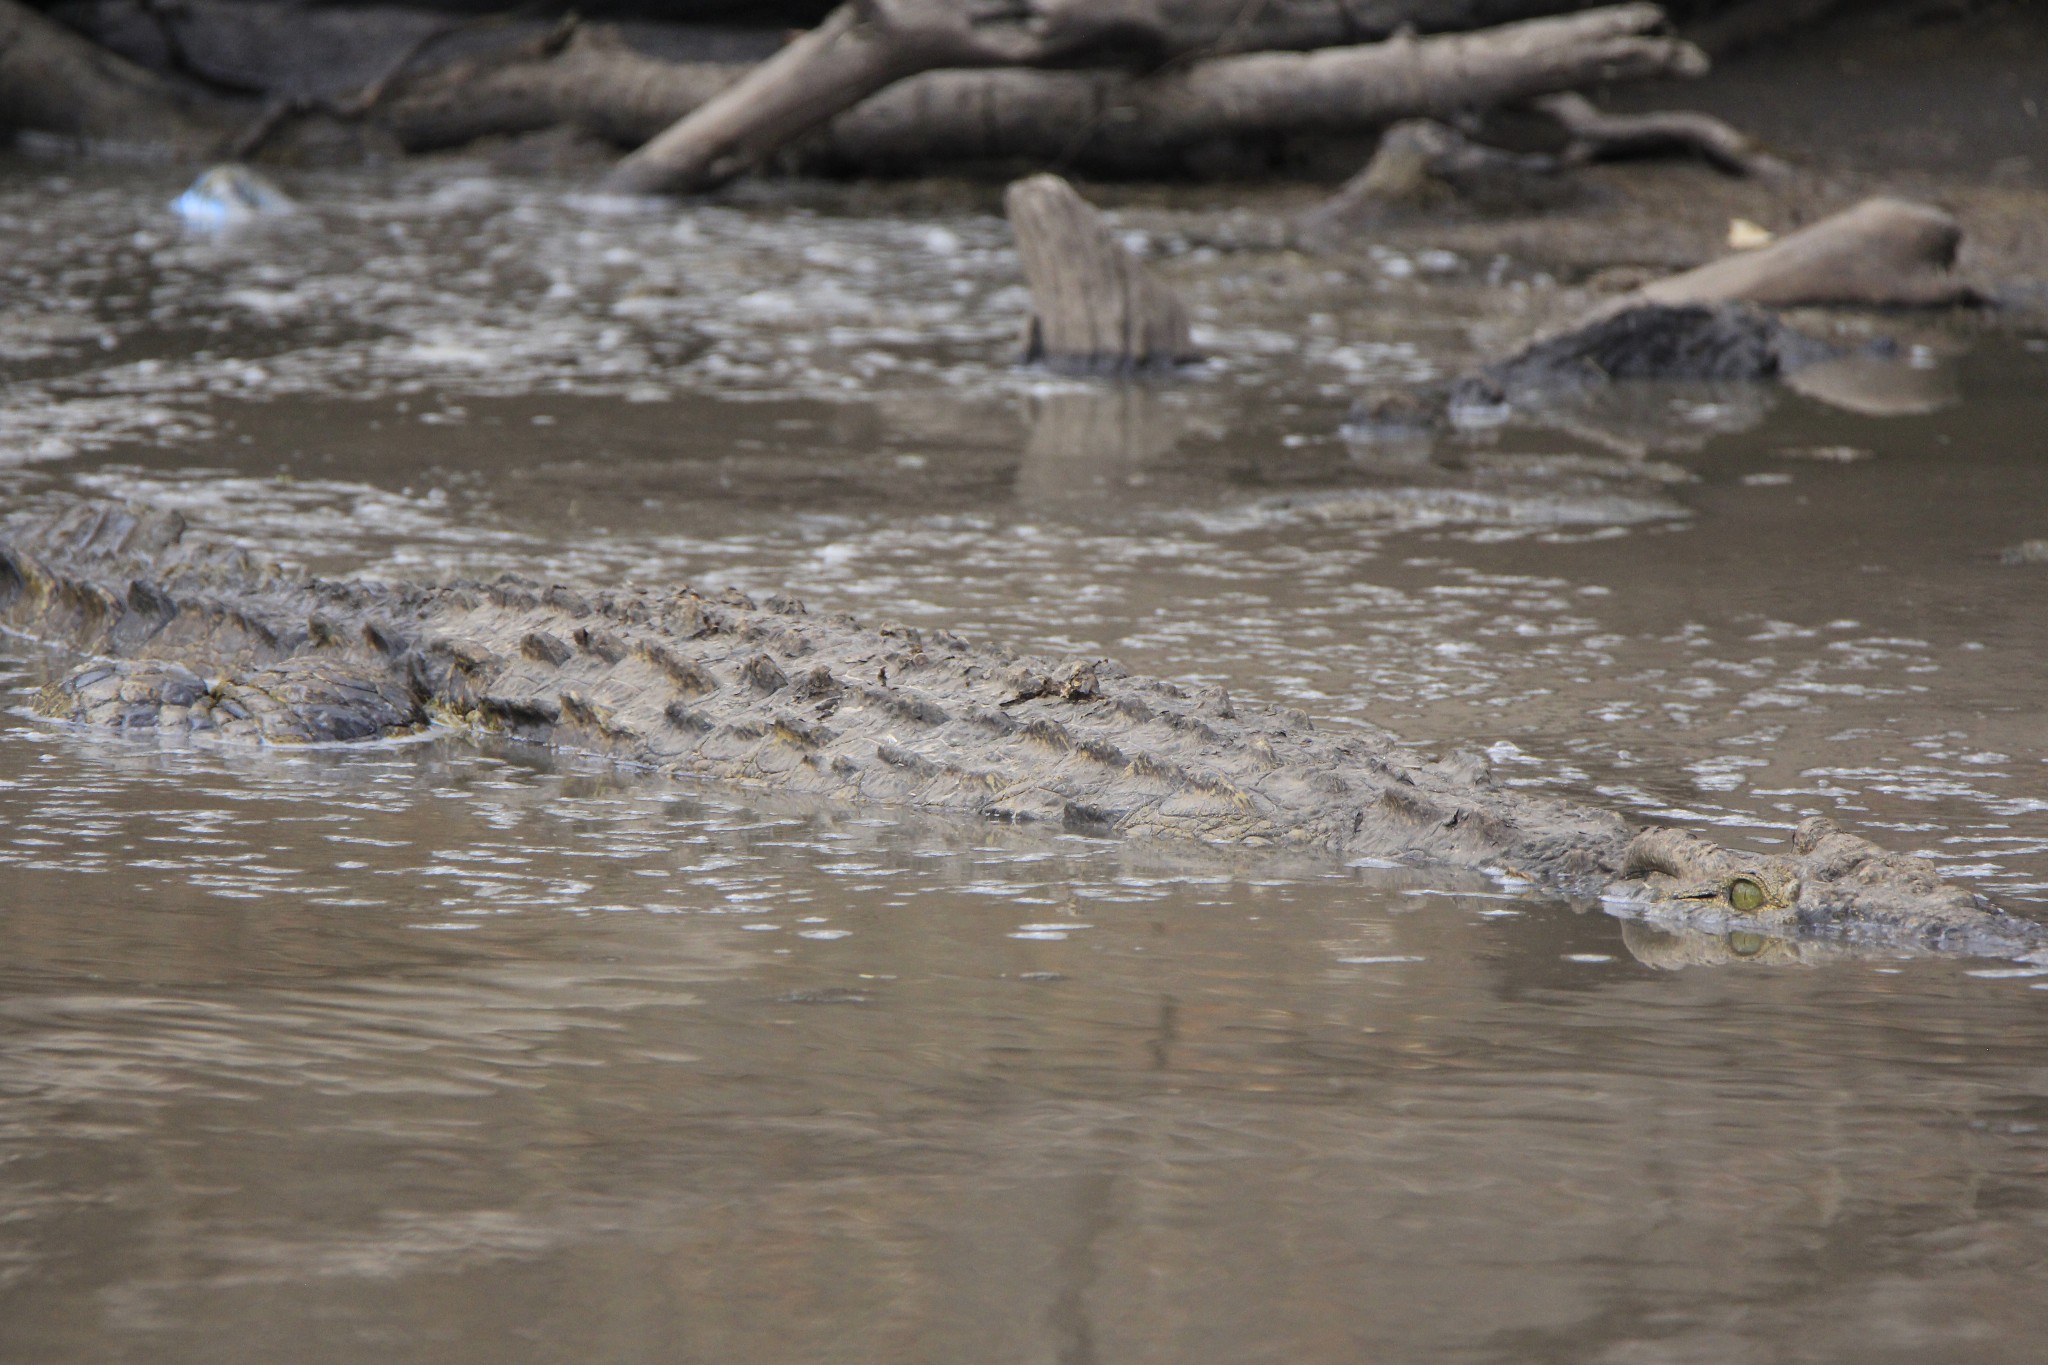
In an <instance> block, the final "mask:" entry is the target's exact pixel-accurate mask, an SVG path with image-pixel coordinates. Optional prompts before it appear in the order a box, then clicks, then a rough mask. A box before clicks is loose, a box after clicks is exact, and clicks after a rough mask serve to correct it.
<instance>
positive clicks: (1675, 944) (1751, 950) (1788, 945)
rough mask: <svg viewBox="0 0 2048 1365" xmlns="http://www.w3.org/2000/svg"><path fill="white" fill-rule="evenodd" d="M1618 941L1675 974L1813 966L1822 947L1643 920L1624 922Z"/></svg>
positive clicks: (1640, 958) (1645, 960) (1637, 955)
mask: <svg viewBox="0 0 2048 1365" xmlns="http://www.w3.org/2000/svg"><path fill="white" fill-rule="evenodd" d="M1621 941H1622V943H1623V944H1624V945H1625V946H1626V947H1627V948H1628V951H1629V954H1630V955H1631V956H1632V957H1634V958H1635V960H1636V961H1638V962H1640V963H1642V964H1643V965H1644V966H1645V967H1655V968H1657V969H1658V970H1659V971H1666V972H1676V971H1682V970H1684V969H1685V968H1687V967H1726V966H1730V965H1736V966H1749V967H1802V966H1812V965H1814V955H1815V953H1816V952H1819V951H1824V949H1823V948H1822V946H1821V945H1817V944H1813V943H1800V942H1798V941H1796V940H1794V939H1789V938H1777V937H1775V936H1773V935H1769V934H1759V933H1756V932H1754V931H1753V930H1748V929H1732V930H1728V931H1727V932H1722V933H1716V932H1709V931H1707V930H1703V929H1686V928H1682V927H1679V926H1676V925H1669V924H1650V923H1648V922H1646V921H1643V920H1635V919H1630V920H1623V921H1622V923H1621Z"/></svg>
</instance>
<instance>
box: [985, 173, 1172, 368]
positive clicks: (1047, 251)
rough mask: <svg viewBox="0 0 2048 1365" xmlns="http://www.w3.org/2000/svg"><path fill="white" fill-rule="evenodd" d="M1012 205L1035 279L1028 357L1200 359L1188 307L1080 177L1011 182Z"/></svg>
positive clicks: (1163, 362) (1130, 361)
mask: <svg viewBox="0 0 2048 1365" xmlns="http://www.w3.org/2000/svg"><path fill="white" fill-rule="evenodd" d="M1003 204H1004V207H1005V208H1006V209H1007V210H1008V211H1009V215H1010V226H1011V227H1012V228H1013V229H1014V230H1015V231H1016V234H1017V255H1018V256H1019V258H1021V260H1022V261H1023V265H1024V278H1025V280H1026V282H1027V283H1029V284H1030V286H1031V303H1032V314H1031V317H1030V319H1029V321H1028V322H1026V324H1025V330H1024V355H1023V358H1024V360H1025V361H1026V362H1027V363H1028V362H1032V361H1042V362H1044V363H1045V364H1047V365H1051V366H1053V367H1055V368H1058V369H1069V370H1091V371H1105V370H1106V371H1112V372H1115V371H1129V370H1137V369H1157V368H1165V367H1169V366H1172V365H1175V364H1179V363H1181V362H1183V361H1189V360H1194V359H1197V358H1198V356H1197V352H1196V351H1195V347H1194V342H1193V341H1192V340H1191V339H1190V338H1189V335H1188V314H1187V309H1185V308H1184V307H1182V306H1181V302H1180V300H1179V299H1178V298H1176V297H1175V296H1174V294H1173V291H1172V290H1170V289H1168V288H1167V287H1166V286H1165V285H1163V284H1161V283H1160V282H1159V281H1158V280H1157V279H1155V278H1154V277H1153V275H1152V273H1151V272H1150V271H1148V270H1146V269H1145V267H1144V266H1143V265H1142V264H1141V263H1140V262H1139V260H1138V258H1137V257H1136V256H1134V255H1132V254H1131V252H1130V250H1129V249H1128V248H1126V247H1125V246H1124V244H1123V243H1122V242H1120V241H1118V240H1117V239H1116V237H1115V236H1114V235H1113V234H1112V233H1111V232H1110V230H1109V227H1108V225H1107V224H1105V223H1104V222H1103V221H1102V215H1101V214H1100V213H1098V212H1096V210H1095V208H1094V206H1093V205H1091V204H1089V203H1088V201H1087V200H1085V199H1083V198H1082V197H1081V196H1080V195H1078V194H1076V193H1075V192H1074V187H1073V186H1072V185H1069V184H1068V183H1067V182H1066V181H1064V180H1062V179H1060V178H1059V177H1058V176H1056V175H1034V176H1032V177H1030V178H1029V179H1026V180H1019V181H1017V182H1016V183H1015V184H1013V185H1011V186H1010V188H1009V189H1008V190H1007V191H1006V192H1005V193H1004V195H1003Z"/></svg>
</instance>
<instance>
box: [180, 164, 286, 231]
mask: <svg viewBox="0 0 2048 1365" xmlns="http://www.w3.org/2000/svg"><path fill="white" fill-rule="evenodd" d="M293 207H294V206H293V204H292V200H291V196H290V195H288V194H286V193H285V192H284V191H283V190H281V189H279V188H278V187H277V186H276V185H273V184H271V183H270V181H268V180H266V179H265V178H264V177H262V176H260V175H258V174H257V173H256V172H254V171H252V170H250V169H249V168H248V167H247V166H237V165H225V166H215V167H212V168H211V169H210V170H208V171H207V172H206V173H205V174H204V175H201V176H200V177H199V178H198V179H197V180H195V181H193V182H192V186H191V188H190V189H187V190H186V191H185V192H184V193H183V194H181V195H179V196H178V197H177V198H176V199H173V200H172V201H171V212H173V213H175V214H177V215H178V216H179V217H180V218H183V219H184V220H185V221H186V222H188V223H190V224H192V225H193V226H194V227H209V228H217V227H227V226H229V225H231V224H234V223H245V222H247V221H249V220H250V219H251V218H262V217H269V216H271V215H274V214H280V213H290V212H291V211H292V208H293Z"/></svg>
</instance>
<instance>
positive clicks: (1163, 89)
mask: <svg viewBox="0 0 2048 1365" xmlns="http://www.w3.org/2000/svg"><path fill="white" fill-rule="evenodd" d="M1654 14H1655V11H1654V10H1653V9H1651V7H1649V6H1641V5H1638V6H1623V7H1620V8H1618V9H1608V10H1602V11H1597V12H1595V13H1592V14H1587V15H1582V16H1577V17H1574V18H1569V19H1556V20H1546V21H1534V22H1532V23H1529V24H1525V25H1517V26H1510V27H1507V28H1502V29H1493V30H1486V31H1483V32H1480V33H1475V34H1470V35H1464V36H1443V37H1435V38H1422V39H1412V40H1410V39H1403V40H1397V41H1395V42H1392V43H1382V44H1368V45H1362V46H1358V47H1349V48H1332V49H1328V50H1326V51H1323V52H1319V53H1311V54H1281V55H1277V56H1276V55H1273V54H1265V55H1261V56H1257V57H1243V58H1227V59H1217V60H1215V61H1209V62H1201V63H1196V64H1193V65H1191V66H1188V67H1186V68H1181V69H1175V70H1172V71H1168V72H1163V73H1160V74H1157V75H1154V76H1150V77H1139V76H1133V75H1130V74H1128V73H1120V72H1079V71H1069V72H1055V71H1033V70H998V71H949V72H929V73H926V74H924V75H921V76H917V77H913V78H912V79H910V80H907V81H903V82H901V83H899V84H898V85H897V86H895V87H894V88H892V89H890V90H887V91H884V92H883V93H882V94H880V95H878V96H876V97H875V98H873V99H871V100H869V101H867V102H866V103H865V104H863V105H861V106H860V107H858V108H856V109H854V110H851V111H849V112H848V113H845V114H842V115H840V116H839V118H837V119H836V120H834V121H833V123H832V124H831V125H830V126H829V127H828V128H827V129H825V130H824V131H823V132H822V133H819V134H817V135H814V136H813V137H811V138H809V139H807V140H805V141H804V142H802V143H800V144H798V145H797V146H796V147H794V148H792V149H790V151H789V152H788V153H787V154H786V157H785V159H786V160H788V161H790V162H792V163H794V164H796V165H799V166H803V167H806V168H810V169H825V170H852V171H864V172H869V171H902V170H915V169H922V168H927V167H931V166H938V165H945V164H947V163H949V162H960V161H984V162H998V163H1003V162H1018V161H1023V162H1037V163H1039V164H1047V163H1069V164H1074V165H1078V166H1086V167H1091V168H1100V169H1110V170H1123V171H1131V170H1136V171H1153V172H1156V171H1158V170H1161V169H1170V168H1171V167H1172V164H1173V161H1174V158H1176V157H1177V156H1179V155H1181V154H1182V153H1184V152H1186V151H1187V150H1189V149H1190V148H1197V147H1200V146H1202V145H1204V144H1205V143H1208V142H1211V141H1213V140H1215V139H1218V138H1237V137H1242V136H1245V135H1248V134H1258V135H1261V136H1265V137H1279V136H1282V135H1285V134H1288V133H1292V132H1297V131H1303V130H1307V129H1322V130H1328V131H1336V132H1355V131H1364V130H1370V129H1373V128H1376V127H1379V126H1382V125H1383V124H1386V123H1389V122H1393V121H1395V120H1397V119H1399V118H1402V117H1406V116H1408V115H1410V114H1414V113H1424V112H1437V113H1447V112H1449V111H1452V110H1458V109H1465V108H1472V107H1479V106H1483V105H1486V104H1488V103H1492V102H1494V101H1495V100H1498V99H1502V98H1515V97H1519V96H1520V95H1522V94H1526V93H1530V92H1538V93H1540V92H1545V91H1554V90H1559V89H1564V88H1568V87H1570V86H1573V85H1578V84H1582V83H1584V82H1586V81H1588V80H1592V79H1603V78H1604V79H1619V78H1622V77H1626V76H1648V75H1662V74H1672V73H1690V72H1694V71H1697V70H1698V69H1699V59H1698V55H1697V53H1695V52H1694V51H1693V50H1692V49H1691V48H1689V47H1688V46H1686V45H1685V44H1683V43H1680V42H1677V41H1675V40H1673V39H1670V38H1668V37H1664V36H1661V35H1659V34H1658V33H1656V32H1655V31H1654V30H1655V23H1656V20H1655V17H1654ZM1217 68H1220V69H1217ZM1303 75H1305V76H1307V77H1309V78H1312V79H1314V80H1316V81H1318V82H1320V84H1319V85H1317V86H1315V87H1313V90H1311V91H1309V92H1307V93H1306V95H1305V92H1304V90H1303V89H1301V88H1297V82H1298V81H1299V80H1300V79H1301V78H1302V76H1303ZM741 78H742V72H741V71H740V70H738V69H735V68H733V67H731V66H727V65H721V64H716V63H672V62H664V61H658V60H655V59H654V58H651V57H648V56H646V55H644V54H643V53H642V52H640V51H638V50H637V49H635V48H634V47H633V46H631V45H629V44H628V43H627V42H625V41H623V40H622V39H621V38H620V37H619V36H618V35H617V34H616V33H614V32H613V31H612V30H610V29H608V28H606V27H604V26H600V25H586V26H584V27H582V28H580V29H579V30H577V31H576V33H575V34H574V36H573V37H572V38H571V39H570V40H569V42H568V43H567V44H566V45H564V46H562V47H561V48H560V49H559V50H558V51H553V52H549V53H546V54H540V53H531V54H527V55H524V56H518V57H514V58H506V57H504V56H502V55H499V56H487V57H478V58H476V59H473V60H467V61H464V62H461V63H457V64H455V65H452V66H447V67H443V68H440V69H438V70H429V71H426V72H424V73H422V74H419V75H417V76H415V77H413V78H412V79H410V80H409V81H407V82H405V83H403V84H401V85H400V86H399V87H398V88H397V89H396V91H395V92H394V93H393V94H392V95H391V96H390V97H389V98H387V99H386V100H385V101H384V102H383V103H382V104H381V105H380V106H379V107H378V109H377V111H376V117H377V118H378V119H379V120H380V121H381V122H382V123H383V124H384V125H385V126H386V127H388V128H389V129H390V131H391V132H392V133H393V134H395V136H396V138H397V140H398V141H399V143H400V144H401V145H403V146H405V147H406V148H408V149H410V150H415V151H419V150H427V149H432V148H437V147H447V146H454V145H458V144H460V143H462V142H466V141H469V140H471V139H473V138H477V137H481V136H485V135H487V134H493V133H507V132H525V131H530V130H533V129H538V128H545V127H551V126H555V125H558V124H569V125H574V126H577V127H580V128H583V129H585V130H587V131H590V132H593V133H596V134H598V135H600V136H603V137H606V138H609V139H611V140H613V141H615V142H618V143H620V144H622V145H632V144H635V143H638V142H640V141H643V140H644V139H646V138H648V137H650V136H652V135H654V134H655V133H656V132H657V131H659V130H660V129H661V128H664V127H666V126H668V125H669V124H671V123H672V122H674V121H675V120H676V119H678V118H680V117H682V116H683V115H684V114H686V113H688V112H689V111H690V110H692V109H695V108H697V107H699V106H700V105H702V104H703V103H704V102H705V101H706V100H708V99H710V98H712V97H713V96H715V95H717V94H718V93H719V92H720V91H721V90H725V89H727V88H728V87H730V86H732V85H733V83H734V82H735V81H737V80H739V79H741ZM1317 91H1320V92H1323V93H1321V94H1317V93H1315V92H1317ZM1271 96H1278V97H1279V98H1278V100H1277V101H1276V100H1275V99H1273V98H1269V97H1271Z"/></svg>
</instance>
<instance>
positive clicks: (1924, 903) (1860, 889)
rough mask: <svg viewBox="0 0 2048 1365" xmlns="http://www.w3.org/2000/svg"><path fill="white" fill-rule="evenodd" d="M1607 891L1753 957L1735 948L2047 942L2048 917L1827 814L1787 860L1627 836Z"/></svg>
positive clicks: (1704, 843)
mask: <svg viewBox="0 0 2048 1365" xmlns="http://www.w3.org/2000/svg"><path fill="white" fill-rule="evenodd" d="M1610 896H1611V898H1612V899H1615V900H1618V901H1622V902H1625V903H1627V904H1628V905H1629V906H1630V908H1631V909H1632V910H1634V911H1635V913H1638V914H1640V915H1641V916H1643V917H1644V918H1646V919H1648V920H1650V921H1652V922H1658V923H1666V924H1671V925H1677V926H1684V927H1687V928H1692V929H1700V930H1705V931H1709V932H1712V933H1714V934H1717V935H1725V936H1726V938H1727V941H1728V943H1729V944H1730V956H1731V957H1742V956H1744V955H1745V954H1744V953H1742V952H1741V951H1738V950H1737V946H1738V945H1739V947H1740V948H1748V947H1750V946H1751V945H1752V944H1760V943H1764V942H1766V941H1777V940H1782V939H1787V938H1790V937H1795V936H1799V937H1803V936H1825V937H1829V938H1835V939H1846V940H1852V941H1860V942H1865V943H1869V944H1872V945H1878V944H1882V945H1886V946H1890V947H1895V948H1916V947H1938V948H1948V949H1959V950H1961V951H1965V952H1981V953H1986V954H2006V955H2010V954H2017V953H2024V952H2029V951H2040V950H2042V949H2044V948H2048V926H2043V925H2040V924H2036V923H2033V922H2032V921H2029V920H2023V919H2017V918H2015V917H2013V916H2011V915H2008V914H2006V913H2005V912H2004V911H2002V910H2000V909H1998V908H1997V907H1996V906H1994V905H1992V904H1991V903H1990V902H1989V901H1987V900H1985V899H1984V898H1983V897H1981V896H1978V895H1976V894H1974V893H1972V892H1970V891H1968V890H1965V889H1964V888H1962V887H1960V886H1953V885H1950V884H1949V883H1947V882H1944V881H1942V880H1941V875H1940V873H1939V872H1938V871H1936V869H1935V867H1934V865H1933V864H1932V863H1930V862H1928V861H1927V860H1926V859H1924V858H1914V857H1910V856H1907V855H1904V854H1899V853H1892V852H1888V851H1886V850H1885V849H1882V848H1880V847H1878V846H1877V845H1876V844H1873V843H1871V842H1870V841H1869V840H1867V839H1860V838H1858V837H1856V836H1855V835H1853V834H1845V833H1843V832H1842V831H1841V830H1839V829H1837V828H1836V827H1835V825H1834V823H1833V822H1832V821H1829V820H1826V819H1823V818H1820V817H1818V816H1816V817H1814V818H1812V819H1808V820H1805V821H1802V822H1801V823H1800V825H1799V827H1798V829H1797V830H1795V831H1794V832H1793V835H1792V850H1791V856H1789V857H1786V856H1765V855H1762V854H1753V853H1740V852H1737V851H1735V850H1733V849H1727V848H1723V847H1721V846H1720V845H1719V844H1716V843H1714V842H1712V841H1711V840H1708V839H1703V838H1701V837H1700V836H1699V835H1697V834H1692V833H1689V832H1687V831H1685V830H1676V829H1654V830H1645V831H1643V832H1642V833H1640V834H1638V835H1636V836H1635V838H1634V839H1632V840H1631V841H1630V842H1629V845H1628V852H1627V854H1626V856H1625V859H1624V862H1623V867H1622V879H1621V881H1620V882H1618V883H1616V884H1615V885H1614V886H1613V887H1612V888H1610ZM1748 956H1768V954H1766V953H1764V952H1762V951H1761V950H1759V951H1757V952H1754V953H1750V954H1748Z"/></svg>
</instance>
